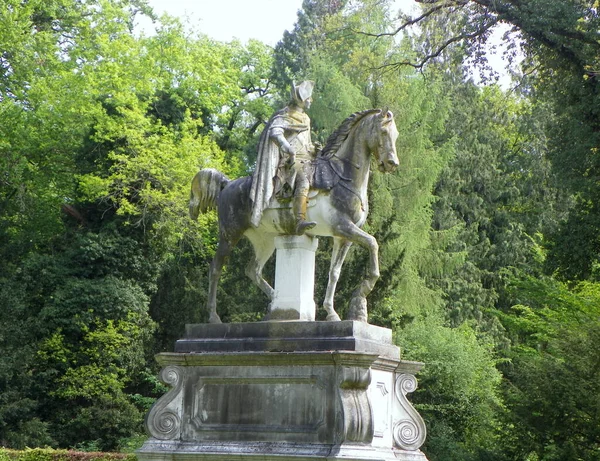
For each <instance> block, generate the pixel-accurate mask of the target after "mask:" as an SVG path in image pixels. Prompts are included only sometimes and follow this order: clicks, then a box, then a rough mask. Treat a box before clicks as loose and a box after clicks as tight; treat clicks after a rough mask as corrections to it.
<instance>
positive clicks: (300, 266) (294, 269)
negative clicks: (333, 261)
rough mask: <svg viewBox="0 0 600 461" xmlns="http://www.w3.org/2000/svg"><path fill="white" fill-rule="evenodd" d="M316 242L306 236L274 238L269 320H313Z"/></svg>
mask: <svg viewBox="0 0 600 461" xmlns="http://www.w3.org/2000/svg"><path fill="white" fill-rule="evenodd" d="M317 245H318V239H316V238H313V237H308V236H306V235H282V236H279V237H275V248H276V250H277V259H276V263H275V292H274V295H273V300H272V301H271V304H270V305H269V313H268V314H267V317H268V319H269V320H308V321H314V320H315V311H316V308H315V301H314V299H313V297H314V291H315V251H317Z"/></svg>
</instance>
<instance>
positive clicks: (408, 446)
mask: <svg viewBox="0 0 600 461" xmlns="http://www.w3.org/2000/svg"><path fill="white" fill-rule="evenodd" d="M416 389H417V379H416V378H415V377H414V375H411V374H405V373H403V374H399V375H397V376H396V385H395V393H396V399H395V402H394V412H393V429H392V435H393V438H394V445H395V446H396V447H397V448H401V449H403V450H409V451H416V450H418V449H419V448H420V447H421V445H423V443H424V442H425V437H426V435H427V429H426V427H425V422H424V421H423V418H421V415H419V413H417V410H415V409H414V407H413V406H412V405H411V403H410V402H409V401H408V399H407V398H406V394H409V393H411V392H414V391H415V390H416Z"/></svg>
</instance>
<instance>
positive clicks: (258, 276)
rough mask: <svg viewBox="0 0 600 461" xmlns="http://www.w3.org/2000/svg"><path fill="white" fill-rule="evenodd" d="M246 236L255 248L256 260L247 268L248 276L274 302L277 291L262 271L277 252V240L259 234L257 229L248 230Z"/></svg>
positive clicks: (250, 262)
mask: <svg viewBox="0 0 600 461" xmlns="http://www.w3.org/2000/svg"><path fill="white" fill-rule="evenodd" d="M244 235H245V236H246V237H247V238H248V240H250V243H252V247H253V248H254V258H253V259H251V260H250V261H249V262H248V265H247V266H246V275H247V276H248V277H249V278H250V280H252V281H253V282H254V283H255V284H256V285H257V286H258V288H260V289H261V291H262V292H263V293H264V294H266V295H267V296H268V297H269V301H272V300H273V296H274V295H275V290H273V287H272V286H271V285H269V283H268V282H267V281H266V280H265V279H264V277H263V275H262V270H263V267H264V266H265V263H266V262H267V261H268V260H269V258H270V257H271V255H272V254H273V252H274V251H275V239H274V238H273V237H271V236H270V235H268V234H263V233H259V232H258V231H256V230H255V229H248V230H247V231H246V233H245V234H244Z"/></svg>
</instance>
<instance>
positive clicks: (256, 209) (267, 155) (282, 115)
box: [250, 107, 310, 227]
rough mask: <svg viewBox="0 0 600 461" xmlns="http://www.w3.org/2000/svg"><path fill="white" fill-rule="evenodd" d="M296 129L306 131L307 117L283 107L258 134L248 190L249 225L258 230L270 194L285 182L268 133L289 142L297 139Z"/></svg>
mask: <svg viewBox="0 0 600 461" xmlns="http://www.w3.org/2000/svg"><path fill="white" fill-rule="evenodd" d="M299 126H301V127H303V128H300V130H301V131H305V130H307V129H310V119H309V118H308V115H306V114H305V113H300V112H298V111H291V110H289V107H285V108H284V109H281V110H280V111H278V112H276V113H275V114H274V115H273V117H271V119H270V120H269V121H268V122H267V125H266V126H265V129H264V130H263V132H262V134H261V135H260V139H259V141H258V156H257V158H256V168H255V169H254V173H253V174H252V187H251V189H250V199H251V200H252V215H251V217H250V223H251V224H252V225H253V226H254V227H258V224H259V223H260V219H261V218H262V213H263V211H264V209H265V208H267V206H268V205H269V202H270V201H271V198H272V197H273V195H275V194H277V193H278V192H279V190H280V189H281V187H282V186H283V184H285V182H286V181H287V180H288V178H287V174H286V171H285V168H284V162H283V161H282V158H281V155H280V149H279V146H278V145H277V143H276V142H275V140H274V139H273V137H272V134H273V132H274V131H275V130H283V132H284V136H285V137H286V139H288V140H289V139H290V137H291V136H297V133H298V131H299V130H298V127H299ZM293 133H295V134H293ZM309 136H310V135H309Z"/></svg>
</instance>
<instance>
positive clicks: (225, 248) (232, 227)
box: [190, 109, 398, 323]
mask: <svg viewBox="0 0 600 461" xmlns="http://www.w3.org/2000/svg"><path fill="white" fill-rule="evenodd" d="M397 138H398V130H397V128H396V125H395V123H394V116H393V114H392V113H391V112H390V111H388V110H387V109H384V110H379V109H372V110H366V111H362V112H357V113H355V114H352V115H351V116H350V117H348V118H347V119H346V120H345V121H344V122H343V123H342V124H341V125H340V127H339V128H338V129H337V130H336V131H335V132H334V133H333V134H332V135H331V136H330V137H329V139H328V140H327V143H326V145H325V147H324V148H323V150H322V151H321V152H320V153H319V154H318V155H317V157H316V159H315V160H314V170H315V174H314V177H313V183H312V187H311V190H316V191H318V193H317V195H316V196H314V197H311V200H310V201H311V205H310V206H309V208H308V220H309V221H315V222H316V223H317V225H316V226H315V227H314V228H313V229H311V230H309V231H307V232H306V234H307V235H309V236H319V235H320V236H329V237H333V252H332V255H331V265H330V268H329V282H328V285H327V291H326V294H325V300H324V301H323V307H324V309H325V310H326V311H327V320H340V317H339V316H338V314H337V313H336V312H335V310H334V308H333V295H334V292H335V288H336V285H337V281H338V278H339V275H340V270H341V267H342V264H343V262H344V259H345V258H346V254H347V253H348V249H349V248H350V246H351V245H352V243H357V244H359V245H362V246H363V247H365V248H366V249H367V250H368V251H369V256H370V257H369V266H368V270H367V275H366V277H365V278H364V280H363V281H362V282H361V283H360V285H359V286H358V287H357V288H356V289H355V291H354V292H353V294H352V299H351V301H350V309H349V312H348V319H349V320H359V321H362V322H366V321H367V301H366V296H367V295H368V294H369V293H370V292H371V290H372V289H373V286H374V284H375V282H376V281H377V279H378V278H379V260H378V248H379V247H378V245H377V241H376V240H375V238H374V237H373V236H372V235H370V234H368V233H366V232H365V231H363V230H362V229H361V227H362V226H363V224H364V223H365V221H366V219H367V214H368V200H367V185H368V181H369V172H370V168H371V166H370V164H371V161H370V156H371V154H373V156H374V157H375V159H376V162H377V165H378V168H379V170H380V171H382V172H393V171H395V170H396V168H397V167H398V156H397V154H396V139H397ZM251 183H252V177H251V176H246V177H243V178H239V179H236V180H233V181H231V180H229V179H228V178H227V177H225V175H223V174H222V173H220V172H219V171H217V170H214V169H204V170H201V171H200V172H198V173H197V174H196V176H195V177H194V179H193V181H192V192H191V197H190V216H191V217H192V218H194V219H196V218H197V217H198V214H199V213H204V212H206V211H207V210H209V209H213V208H215V207H216V208H217V211H218V217H219V244H218V248H217V252H216V254H215V256H214V258H213V261H212V263H211V265H210V274H209V288H208V301H207V308H208V311H209V322H211V323H220V322H221V319H220V318H219V315H218V314H217V284H218V282H219V278H220V276H221V270H222V268H223V264H224V263H225V259H226V258H227V256H228V255H229V254H230V252H231V250H232V249H233V247H234V246H235V245H236V244H237V242H238V241H239V239H240V238H241V237H242V236H245V237H247V238H248V239H249V240H250V242H251V243H252V246H253V247H254V254H255V258H254V259H253V260H251V261H250V263H249V264H248V266H247V268H246V275H247V276H248V277H250V279H252V280H253V281H254V283H256V285H258V287H259V288H260V289H261V290H262V291H263V292H264V293H265V294H266V295H267V296H268V297H269V299H271V300H272V299H273V295H274V290H273V288H272V287H271V286H270V285H269V283H267V281H266V280H265V279H264V278H263V276H262V269H263V267H264V265H265V263H266V262H267V260H268V259H269V258H270V257H271V255H272V254H273V251H274V249H275V237H276V236H277V235H287V234H291V233H293V232H294V231H293V229H294V225H295V219H294V216H293V215H292V211H291V209H290V208H289V207H281V206H279V207H278V206H277V204H275V206H270V207H269V208H267V209H265V210H264V212H263V216H262V219H261V221H260V224H259V226H258V227H257V228H255V227H252V226H251V225H250V215H251V210H252V202H251V200H250V187H251Z"/></svg>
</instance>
